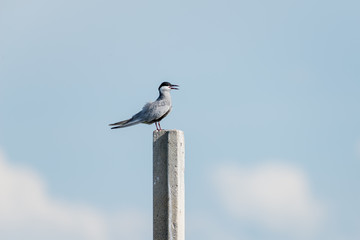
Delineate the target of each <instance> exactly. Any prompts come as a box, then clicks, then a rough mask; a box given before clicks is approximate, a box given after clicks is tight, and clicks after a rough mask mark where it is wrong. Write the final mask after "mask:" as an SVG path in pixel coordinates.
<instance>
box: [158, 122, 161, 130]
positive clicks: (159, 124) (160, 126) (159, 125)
mask: <svg viewBox="0 0 360 240" xmlns="http://www.w3.org/2000/svg"><path fill="white" fill-rule="evenodd" d="M158 124H159V130H162V129H161V126H160V122H158Z"/></svg>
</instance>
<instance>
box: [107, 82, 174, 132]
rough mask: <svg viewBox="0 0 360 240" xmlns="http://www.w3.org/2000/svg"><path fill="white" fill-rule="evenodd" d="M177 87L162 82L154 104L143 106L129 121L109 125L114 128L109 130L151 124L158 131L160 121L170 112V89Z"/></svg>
mask: <svg viewBox="0 0 360 240" xmlns="http://www.w3.org/2000/svg"><path fill="white" fill-rule="evenodd" d="M178 87H179V86H178V85H174V84H171V83H169V82H163V83H161V85H160V86H159V97H158V98H157V99H156V100H155V101H154V102H149V103H147V104H145V106H144V107H143V108H142V110H141V111H140V112H138V113H137V114H135V115H134V116H132V117H131V118H130V119H127V120H124V121H121V122H116V123H112V124H109V126H115V127H112V128H111V129H116V128H124V127H130V126H132V125H135V124H139V123H146V124H153V123H155V126H156V130H157V131H160V130H161V126H160V121H161V120H162V119H163V118H164V117H166V116H167V115H168V114H169V112H170V111H171V107H172V105H171V96H170V91H171V90H172V89H175V90H178V89H179V88H178Z"/></svg>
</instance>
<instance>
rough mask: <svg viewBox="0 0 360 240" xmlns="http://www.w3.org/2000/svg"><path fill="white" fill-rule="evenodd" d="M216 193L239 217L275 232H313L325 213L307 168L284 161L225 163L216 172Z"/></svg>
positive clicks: (214, 179)
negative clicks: (316, 195)
mask: <svg viewBox="0 0 360 240" xmlns="http://www.w3.org/2000/svg"><path fill="white" fill-rule="evenodd" d="M213 183H214V184H215V186H216V191H217V194H218V196H219V198H220V200H221V202H222V203H223V204H224V206H225V208H226V209H227V210H228V212H229V213H230V214H231V215H232V216H234V217H236V218H237V219H239V220H244V221H248V222H252V223H254V224H257V225H258V226H260V227H261V228H265V229H267V230H270V231H273V232H280V233H291V234H294V235H297V234H311V233H313V232H314V231H315V230H316V229H317V228H319V227H320V225H321V223H322V220H323V218H324V214H325V208H324V206H323V204H322V203H321V202H320V201H319V200H317V199H316V197H315V196H314V195H313V193H312V192H311V189H310V184H309V182H308V179H307V177H306V175H305V174H304V172H303V171H302V170H301V169H299V168H296V167H294V166H288V165H284V164H279V163H274V164H263V165H259V166H256V167H241V166H238V165H224V166H222V167H219V168H217V170H215V172H214V174H213Z"/></svg>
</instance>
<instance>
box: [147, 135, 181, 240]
mask: <svg viewBox="0 0 360 240" xmlns="http://www.w3.org/2000/svg"><path fill="white" fill-rule="evenodd" d="M184 169H185V142H184V133H183V132H182V131H180V130H161V131H154V133H153V240H184V239H185V184H184Z"/></svg>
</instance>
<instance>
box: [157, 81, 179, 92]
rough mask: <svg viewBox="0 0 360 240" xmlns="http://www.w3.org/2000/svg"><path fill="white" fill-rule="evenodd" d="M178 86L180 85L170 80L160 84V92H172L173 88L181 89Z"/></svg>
mask: <svg viewBox="0 0 360 240" xmlns="http://www.w3.org/2000/svg"><path fill="white" fill-rule="evenodd" d="M178 87H179V86H178V85H174V84H171V83H169V82H163V83H162V84H161V85H160V86H159V92H161V93H165V92H170V90H171V89H174V90H179V88H178Z"/></svg>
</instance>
